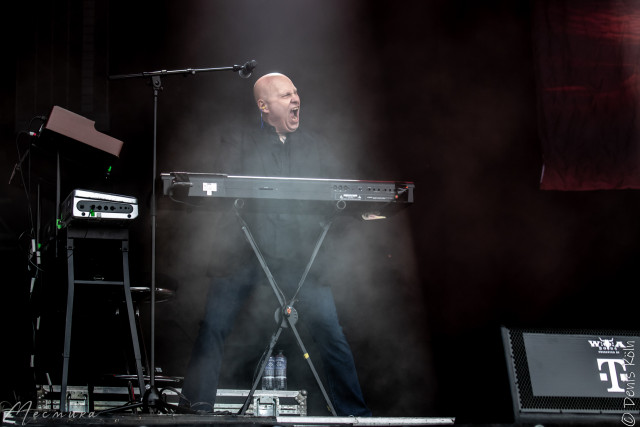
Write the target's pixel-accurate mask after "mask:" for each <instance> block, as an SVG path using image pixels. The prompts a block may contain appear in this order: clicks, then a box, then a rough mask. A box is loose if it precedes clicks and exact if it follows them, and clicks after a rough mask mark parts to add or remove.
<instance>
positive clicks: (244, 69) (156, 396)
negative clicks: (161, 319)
mask: <svg viewBox="0 0 640 427" xmlns="http://www.w3.org/2000/svg"><path fill="white" fill-rule="evenodd" d="M256 66H257V62H256V61H255V60H251V61H248V62H246V63H245V64H244V65H234V66H232V67H217V68H186V69H183V70H160V71H149V72H142V73H135V74H119V75H112V76H109V79H110V80H123V79H131V78H150V79H151V88H152V89H153V171H152V174H153V176H152V180H151V207H150V217H151V322H150V323H151V355H150V359H151V360H150V362H151V364H150V370H151V372H149V386H148V387H146V386H145V387H144V388H146V390H145V392H144V397H143V401H142V403H134V404H133V405H128V406H126V407H123V408H120V409H130V408H137V407H140V406H142V407H143V410H144V412H147V413H149V412H150V410H151V409H154V410H159V411H161V412H164V410H166V409H168V408H172V409H174V410H177V411H180V410H182V409H184V410H183V412H187V413H193V411H192V410H190V409H186V408H180V407H179V406H175V405H170V404H168V403H166V402H164V401H163V400H162V399H161V397H160V392H159V391H158V389H157V388H156V385H155V369H156V368H155V347H156V346H155V323H156V321H155V320H156V319H155V313H156V165H157V135H158V95H159V93H160V91H161V90H162V89H163V88H162V82H161V80H160V77H161V76H170V75H174V74H180V75H183V76H189V75H195V74H196V73H202V72H211V71H233V72H238V75H239V76H240V77H242V78H249V77H250V76H251V72H252V71H253V69H254V68H255V67H256ZM142 390H143V384H140V393H142Z"/></svg>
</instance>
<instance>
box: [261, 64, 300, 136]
mask: <svg viewBox="0 0 640 427" xmlns="http://www.w3.org/2000/svg"><path fill="white" fill-rule="evenodd" d="M264 107H265V108H264V109H263V110H262V111H263V113H265V114H266V118H267V122H268V123H269V124H270V125H271V126H273V127H275V128H276V132H277V133H278V134H279V135H283V134H287V133H291V132H295V131H296V129H298V126H299V125H300V97H299V96H298V89H296V87H295V86H294V85H293V82H292V81H291V80H289V79H288V78H287V77H285V76H275V77H273V79H272V80H271V81H270V82H269V85H268V86H267V88H266V92H265V98H264Z"/></svg>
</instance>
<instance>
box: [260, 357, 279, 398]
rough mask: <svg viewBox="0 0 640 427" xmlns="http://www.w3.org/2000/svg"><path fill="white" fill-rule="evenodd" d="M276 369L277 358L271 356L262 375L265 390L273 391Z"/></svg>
mask: <svg viewBox="0 0 640 427" xmlns="http://www.w3.org/2000/svg"><path fill="white" fill-rule="evenodd" d="M275 368H276V358H275V357H273V356H270V357H269V361H268V362H267V366H265V368H264V374H263V375H262V389H263V390H273V388H274V374H275Z"/></svg>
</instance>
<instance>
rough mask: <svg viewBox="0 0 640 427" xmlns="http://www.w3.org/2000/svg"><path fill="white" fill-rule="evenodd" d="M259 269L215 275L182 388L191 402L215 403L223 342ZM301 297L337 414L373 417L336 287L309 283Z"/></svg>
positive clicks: (302, 315)
mask: <svg viewBox="0 0 640 427" xmlns="http://www.w3.org/2000/svg"><path fill="white" fill-rule="evenodd" d="M258 273H260V274H262V270H259V271H258V269H255V268H244V269H241V270H240V271H239V272H238V273H237V274H234V275H233V276H231V277H224V278H215V279H214V283H213V284H212V286H211V288H210V290H209V295H208V297H207V303H206V304H207V305H206V309H205V318H204V319H203V322H202V324H201V326H200V331H199V334H198V337H197V339H196V342H195V345H194V348H193V351H192V354H191V360H190V362H189V366H188V368H187V373H186V375H185V380H184V386H183V389H182V391H183V394H184V395H185V396H186V397H187V398H188V399H189V400H190V402H191V403H192V405H195V404H197V403H201V402H203V403H207V404H210V405H211V409H212V408H213V404H214V402H215V398H216V391H217V389H218V377H219V374H220V368H221V363H222V356H223V351H224V342H225V339H226V337H227V336H228V334H229V332H230V331H231V328H232V327H233V324H234V323H235V319H236V316H237V313H239V312H240V310H241V308H242V305H243V303H244V302H245V300H246V299H247V298H248V296H249V294H250V293H251V291H252V289H253V287H254V285H255V283H256V282H257V280H256V279H257V276H256V275H257V274H258ZM288 296H290V295H288ZM298 299H299V301H298V302H297V303H296V304H295V307H296V309H298V311H299V312H300V318H301V322H304V323H305V325H306V326H307V327H308V328H309V330H310V331H313V332H312V336H313V339H314V340H315V342H316V345H317V350H318V352H319V354H320V357H321V358H322V362H323V366H324V370H325V376H326V381H327V384H325V385H326V388H327V394H328V395H329V398H330V399H331V401H332V403H333V406H334V408H335V410H336V412H337V414H338V415H340V416H349V415H354V416H371V411H370V410H369V408H367V406H366V404H365V402H364V397H363V395H362V391H361V389H360V384H359V382H358V377H357V374H356V368H355V363H354V361H353V355H352V354H351V348H350V347H349V344H348V342H347V339H346V337H345V336H344V333H343V331H342V327H341V326H340V323H339V321H338V314H337V311H336V306H335V302H334V299H333V293H332V292H331V289H330V288H328V287H324V286H317V285H316V284H315V283H307V284H305V285H304V286H303V288H302V291H301V292H300V294H299V298H298ZM198 409H204V407H201V408H198Z"/></svg>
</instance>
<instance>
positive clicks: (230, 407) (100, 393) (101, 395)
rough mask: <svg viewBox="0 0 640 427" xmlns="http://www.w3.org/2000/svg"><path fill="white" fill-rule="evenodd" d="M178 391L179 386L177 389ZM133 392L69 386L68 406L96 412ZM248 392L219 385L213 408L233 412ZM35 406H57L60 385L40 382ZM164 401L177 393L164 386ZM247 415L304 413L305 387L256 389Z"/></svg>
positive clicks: (49, 408) (42, 408) (121, 402)
mask: <svg viewBox="0 0 640 427" xmlns="http://www.w3.org/2000/svg"><path fill="white" fill-rule="evenodd" d="M176 390H177V391H180V389H179V388H177V389H176ZM132 393H133V396H139V395H140V394H139V393H140V391H139V389H138V388H137V387H133V388H128V387H104V386H93V387H88V386H69V387H68V388H67V408H68V409H69V411H70V412H84V413H88V412H99V411H103V410H105V409H112V408H116V407H118V406H122V405H125V404H126V403H127V402H130V401H131V400H132ZM248 394H249V390H233V389H219V390H218V394H217V398H216V405H215V412H220V413H230V414H236V413H238V411H239V410H240V409H241V408H242V405H243V403H244V401H245V399H246V398H247V396H248ZM37 396H38V397H37V410H39V411H53V410H56V409H57V408H59V406H60V386H59V385H51V386H50V385H41V386H38V388H37ZM163 396H164V398H165V399H166V401H167V403H171V404H176V405H177V404H178V395H177V394H175V393H173V392H171V391H169V390H167V391H166V393H164V394H163ZM252 402H253V403H252V404H251V405H249V408H248V409H247V413H246V414H247V415H254V416H259V417H272V416H285V415H300V416H306V415H307V392H306V390H256V391H255V393H254V394H253V399H252Z"/></svg>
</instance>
